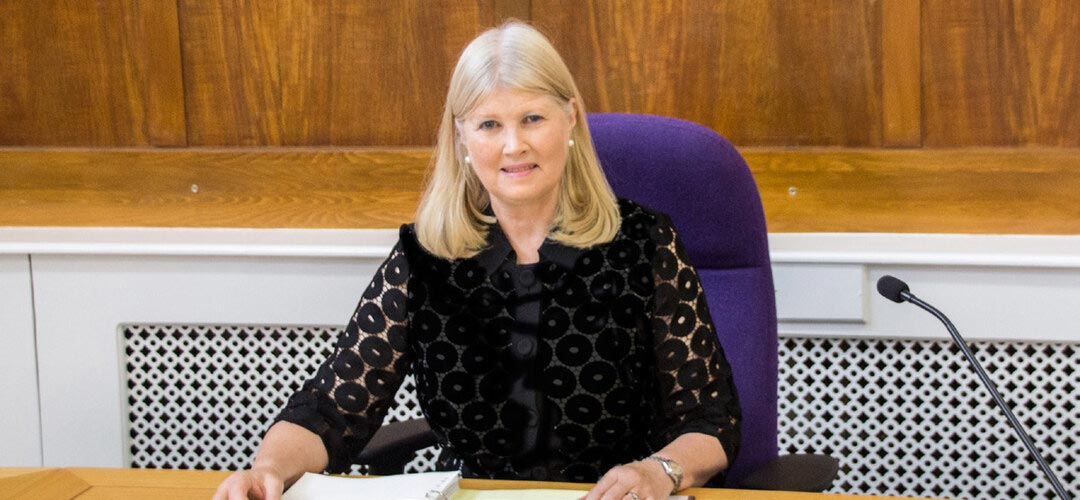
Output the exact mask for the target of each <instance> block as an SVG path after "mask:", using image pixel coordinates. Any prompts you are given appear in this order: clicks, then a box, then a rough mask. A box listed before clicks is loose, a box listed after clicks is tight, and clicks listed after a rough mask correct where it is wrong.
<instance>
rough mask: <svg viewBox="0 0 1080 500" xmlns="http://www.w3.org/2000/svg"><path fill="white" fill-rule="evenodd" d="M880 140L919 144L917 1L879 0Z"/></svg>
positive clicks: (886, 143) (895, 144) (891, 144)
mask: <svg viewBox="0 0 1080 500" xmlns="http://www.w3.org/2000/svg"><path fill="white" fill-rule="evenodd" d="M881 11H882V12H881V18H882V21H881V22H882V26H881V101H882V110H881V122H882V137H881V143H882V145H883V146H886V147H918V146H921V145H922V74H921V73H920V72H919V65H920V64H922V61H921V56H922V34H921V33H920V32H919V28H920V26H921V23H920V18H921V14H920V0H883V1H882V3H881Z"/></svg>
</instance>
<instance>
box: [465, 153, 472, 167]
mask: <svg viewBox="0 0 1080 500" xmlns="http://www.w3.org/2000/svg"><path fill="white" fill-rule="evenodd" d="M465 164H466V165H472V158H469V155H465Z"/></svg>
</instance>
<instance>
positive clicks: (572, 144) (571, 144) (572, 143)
mask: <svg viewBox="0 0 1080 500" xmlns="http://www.w3.org/2000/svg"><path fill="white" fill-rule="evenodd" d="M570 147H574V140H573V139H570Z"/></svg>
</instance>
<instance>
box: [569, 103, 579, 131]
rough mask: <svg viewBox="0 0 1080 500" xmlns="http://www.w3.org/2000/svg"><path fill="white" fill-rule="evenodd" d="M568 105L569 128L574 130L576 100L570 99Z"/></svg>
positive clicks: (576, 113)
mask: <svg viewBox="0 0 1080 500" xmlns="http://www.w3.org/2000/svg"><path fill="white" fill-rule="evenodd" d="M569 104H570V117H569V118H570V128H571V129H572V128H574V126H576V125H577V118H578V106H577V98H574V97H571V98H570V101H569Z"/></svg>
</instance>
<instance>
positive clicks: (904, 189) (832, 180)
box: [743, 149, 1080, 234]
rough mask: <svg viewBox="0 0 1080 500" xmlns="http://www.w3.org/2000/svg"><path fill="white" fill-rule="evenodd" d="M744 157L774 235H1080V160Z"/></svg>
mask: <svg viewBox="0 0 1080 500" xmlns="http://www.w3.org/2000/svg"><path fill="white" fill-rule="evenodd" d="M743 154H744V156H745V157H746V159H747V162H748V163H749V164H750V166H751V170H752V171H753V172H754V176H755V178H756V180H757V182H758V189H759V190H760V191H761V196H762V202H763V203H764V205H765V214H766V217H767V219H768V224H769V230H770V231H773V232H884V233H974V234H1080V204H1078V203H1076V193H1077V192H1080V152H1077V151H1075V150H1064V149H1012V150H1005V149H954V150H873V149H868V150H861V151H858V150H856V151H852V150H845V151H839V150H824V149H823V150H798V151H778V150H769V149H745V150H744V151H743ZM792 190H794V191H792ZM792 192H794V194H792Z"/></svg>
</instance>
